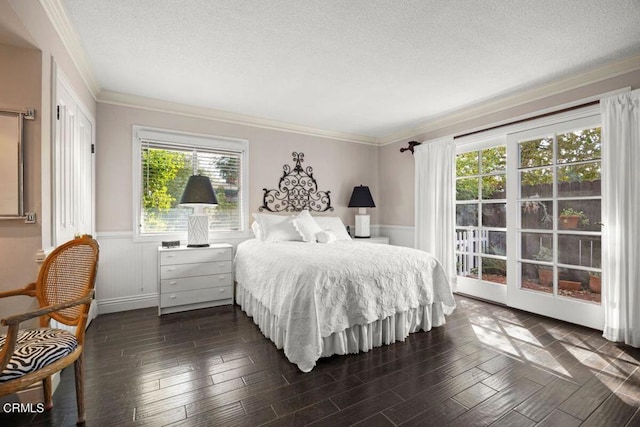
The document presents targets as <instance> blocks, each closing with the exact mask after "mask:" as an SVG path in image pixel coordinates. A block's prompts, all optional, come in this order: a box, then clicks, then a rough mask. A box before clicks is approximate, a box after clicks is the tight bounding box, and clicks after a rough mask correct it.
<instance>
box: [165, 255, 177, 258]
mask: <svg viewBox="0 0 640 427" xmlns="http://www.w3.org/2000/svg"><path fill="white" fill-rule="evenodd" d="M173 257H175V255H174V254H168V255H167V258H173Z"/></svg>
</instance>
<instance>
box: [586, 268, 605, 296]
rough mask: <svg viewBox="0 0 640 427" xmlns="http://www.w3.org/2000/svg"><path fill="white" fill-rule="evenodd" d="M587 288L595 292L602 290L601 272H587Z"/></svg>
mask: <svg viewBox="0 0 640 427" xmlns="http://www.w3.org/2000/svg"><path fill="white" fill-rule="evenodd" d="M589 289H591V292H594V293H596V294H599V293H600V291H601V290H602V273H600V272H599V271H590V272H589Z"/></svg>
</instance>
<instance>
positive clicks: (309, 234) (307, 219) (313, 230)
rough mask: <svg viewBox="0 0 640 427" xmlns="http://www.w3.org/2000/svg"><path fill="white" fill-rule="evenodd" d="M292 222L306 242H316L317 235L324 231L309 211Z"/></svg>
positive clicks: (302, 213)
mask: <svg viewBox="0 0 640 427" xmlns="http://www.w3.org/2000/svg"><path fill="white" fill-rule="evenodd" d="M291 222H292V223H293V226H294V227H295V228H296V230H297V231H298V234H300V236H301V237H302V240H303V241H305V242H315V241H316V234H317V233H319V232H321V231H322V228H320V226H319V225H318V223H317V222H316V221H315V220H314V219H313V217H312V216H311V214H310V213H309V211H302V212H300V213H299V214H298V215H297V216H296V217H295V218H293V219H292V220H291Z"/></svg>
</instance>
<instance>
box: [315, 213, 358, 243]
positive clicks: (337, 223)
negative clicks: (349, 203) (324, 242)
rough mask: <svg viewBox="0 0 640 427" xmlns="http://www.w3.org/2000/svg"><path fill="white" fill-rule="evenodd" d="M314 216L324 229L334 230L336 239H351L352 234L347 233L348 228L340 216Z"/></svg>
mask: <svg viewBox="0 0 640 427" xmlns="http://www.w3.org/2000/svg"><path fill="white" fill-rule="evenodd" d="M313 218H314V219H315V220H316V223H318V225H319V226H320V228H322V230H324V231H331V232H333V234H335V236H336V240H351V236H349V233H347V228H346V227H345V226H344V224H343V222H342V220H341V219H340V217H339V216H315V217H313Z"/></svg>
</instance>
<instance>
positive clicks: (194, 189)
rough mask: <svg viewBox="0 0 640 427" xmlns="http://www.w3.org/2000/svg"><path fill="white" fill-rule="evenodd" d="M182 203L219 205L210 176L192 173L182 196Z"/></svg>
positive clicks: (187, 204)
mask: <svg viewBox="0 0 640 427" xmlns="http://www.w3.org/2000/svg"><path fill="white" fill-rule="evenodd" d="M180 204H181V205H186V206H189V205H217V204H218V199H217V198H216V193H214V192H213V187H212V186H211V181H210V180H209V177H207V176H203V175H191V176H190V177H189V181H187V185H186V187H184V193H182V197H181V198H180Z"/></svg>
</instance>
